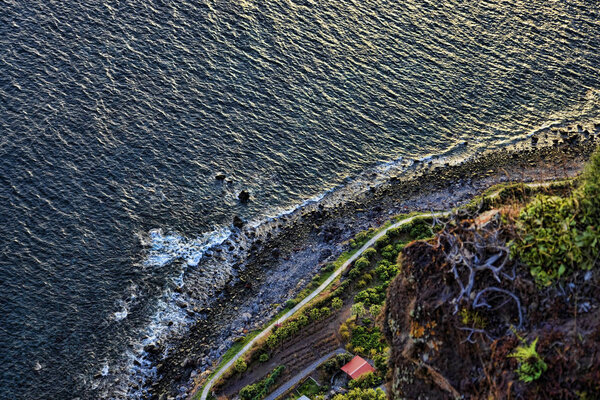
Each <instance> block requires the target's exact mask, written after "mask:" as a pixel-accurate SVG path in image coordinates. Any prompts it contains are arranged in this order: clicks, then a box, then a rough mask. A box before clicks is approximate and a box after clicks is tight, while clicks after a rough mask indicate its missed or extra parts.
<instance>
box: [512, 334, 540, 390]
mask: <svg viewBox="0 0 600 400" xmlns="http://www.w3.org/2000/svg"><path fill="white" fill-rule="evenodd" d="M537 341H538V338H535V340H534V341H533V342H531V344H530V345H525V343H524V345H523V346H518V347H517V348H516V350H515V351H514V352H513V353H511V354H509V355H508V356H509V357H513V358H516V359H517V360H518V361H519V368H517V370H516V373H517V374H518V375H519V379H520V380H522V381H523V382H533V381H535V380H536V379H538V378H539V377H540V376H542V374H543V373H544V371H546V370H547V369H548V366H547V365H546V363H545V362H544V360H542V358H541V357H540V355H539V354H538V352H537V350H536V348H535V347H536V345H537Z"/></svg>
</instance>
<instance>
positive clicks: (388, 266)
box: [375, 260, 398, 282]
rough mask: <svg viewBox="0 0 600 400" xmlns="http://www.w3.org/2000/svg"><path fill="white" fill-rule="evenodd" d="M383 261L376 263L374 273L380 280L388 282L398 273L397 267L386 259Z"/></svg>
mask: <svg viewBox="0 0 600 400" xmlns="http://www.w3.org/2000/svg"><path fill="white" fill-rule="evenodd" d="M383 261H385V260H382V262H379V263H378V264H377V267H376V268H375V273H376V274H377V277H378V278H379V279H380V280H381V281H382V282H388V281H390V280H392V279H393V278H394V277H395V276H396V275H398V267H397V266H396V265H394V264H392V263H390V262H387V261H386V262H385V263H384V262H383Z"/></svg>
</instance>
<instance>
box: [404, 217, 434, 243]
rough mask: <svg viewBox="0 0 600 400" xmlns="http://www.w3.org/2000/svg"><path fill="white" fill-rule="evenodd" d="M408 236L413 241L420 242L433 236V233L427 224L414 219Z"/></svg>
mask: <svg viewBox="0 0 600 400" xmlns="http://www.w3.org/2000/svg"><path fill="white" fill-rule="evenodd" d="M408 234H409V235H410V237H411V238H412V239H414V240H421V239H426V238H428V237H431V236H433V231H432V230H431V225H430V223H429V222H427V221H425V220H423V219H415V220H414V221H413V222H412V226H411V228H410V231H409V232H408Z"/></svg>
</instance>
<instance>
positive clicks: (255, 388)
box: [239, 365, 285, 400]
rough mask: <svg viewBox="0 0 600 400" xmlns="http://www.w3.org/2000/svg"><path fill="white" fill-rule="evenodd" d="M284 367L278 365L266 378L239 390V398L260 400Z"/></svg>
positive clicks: (265, 395)
mask: <svg viewBox="0 0 600 400" xmlns="http://www.w3.org/2000/svg"><path fill="white" fill-rule="evenodd" d="M284 369H285V366H284V365H280V366H278V367H277V368H275V369H274V370H273V372H271V373H270V374H269V375H267V377H266V378H264V379H263V380H261V381H259V382H257V383H254V384H252V385H248V386H245V387H244V388H242V390H240V393H239V394H240V399H242V400H261V399H264V398H265V397H267V394H269V389H270V388H271V387H272V386H273V385H274V384H275V382H277V379H279V377H281V374H282V373H283V370H284Z"/></svg>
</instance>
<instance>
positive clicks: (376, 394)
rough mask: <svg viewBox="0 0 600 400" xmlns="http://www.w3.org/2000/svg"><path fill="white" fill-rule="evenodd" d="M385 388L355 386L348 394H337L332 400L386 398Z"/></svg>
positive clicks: (381, 399) (377, 399) (384, 399)
mask: <svg viewBox="0 0 600 400" xmlns="http://www.w3.org/2000/svg"><path fill="white" fill-rule="evenodd" d="M386 399H387V398H386V395H385V393H384V392H383V390H381V389H379V388H377V389H360V388H355V389H352V390H350V391H349V392H348V393H346V394H336V395H335V396H333V399H332V400H386Z"/></svg>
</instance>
